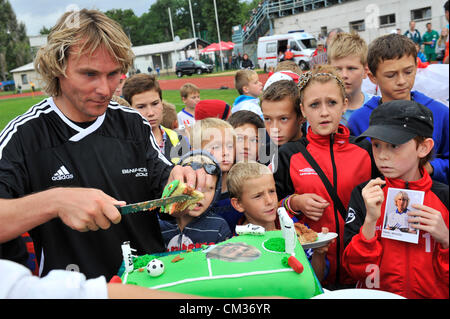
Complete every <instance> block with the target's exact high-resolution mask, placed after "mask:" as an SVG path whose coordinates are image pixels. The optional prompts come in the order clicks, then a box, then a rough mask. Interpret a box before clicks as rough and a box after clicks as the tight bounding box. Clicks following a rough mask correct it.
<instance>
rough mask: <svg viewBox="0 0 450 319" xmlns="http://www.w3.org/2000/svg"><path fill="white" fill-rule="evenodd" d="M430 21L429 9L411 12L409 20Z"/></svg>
mask: <svg viewBox="0 0 450 319" xmlns="http://www.w3.org/2000/svg"><path fill="white" fill-rule="evenodd" d="M429 19H431V7H426V8H421V9H415V10H411V20H412V21H417V20H429Z"/></svg>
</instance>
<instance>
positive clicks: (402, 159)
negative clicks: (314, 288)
mask: <svg viewBox="0 0 450 319" xmlns="http://www.w3.org/2000/svg"><path fill="white" fill-rule="evenodd" d="M432 135H433V113H432V112H431V111H430V110H429V109H428V108H427V107H425V106H423V105H421V104H419V103H417V102H414V101H404V100H396V101H390V102H386V103H384V104H382V105H380V106H378V107H377V108H376V109H375V110H374V111H373V112H372V114H371V117H370V124H369V128H368V129H367V130H366V131H365V132H364V133H363V134H361V137H363V136H364V137H370V138H371V143H372V149H373V156H374V158H375V163H376V165H377V167H378V169H379V170H380V172H381V173H382V174H383V175H384V180H383V179H381V178H377V179H372V180H370V181H369V182H365V183H363V184H361V185H359V186H357V187H356V188H355V189H354V190H353V192H352V196H351V199H350V203H349V209H348V214H347V218H346V223H345V230H344V241H345V245H346V248H345V250H344V255H343V258H342V262H343V267H344V268H345V269H346V270H347V272H348V273H349V274H350V275H351V276H352V277H353V278H354V279H355V280H359V283H360V284H361V286H365V287H366V288H374V289H379V290H384V291H389V292H392V293H396V294H399V295H401V296H403V297H406V298H449V286H448V284H449V252H448V247H449V231H448V224H449V210H448V196H449V188H448V185H445V184H442V183H439V182H436V181H434V180H432V179H431V177H430V175H429V174H428V173H427V171H426V170H425V169H424V164H425V163H426V162H427V161H429V160H430V158H431V155H432V149H433V145H434V142H433V139H432ZM389 188H401V189H410V190H416V191H423V192H424V200H423V205H419V204H413V205H412V210H411V211H409V212H408V213H407V214H408V216H409V220H408V222H409V223H410V226H411V227H413V228H414V229H417V230H418V231H419V236H418V238H419V240H418V243H417V244H414V243H409V242H405V241H399V240H395V239H390V238H383V237H382V236H381V233H382V231H381V230H382V223H383V220H384V214H385V206H386V201H385V198H386V195H387V192H388V190H389Z"/></svg>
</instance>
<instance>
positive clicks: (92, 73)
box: [0, 9, 205, 279]
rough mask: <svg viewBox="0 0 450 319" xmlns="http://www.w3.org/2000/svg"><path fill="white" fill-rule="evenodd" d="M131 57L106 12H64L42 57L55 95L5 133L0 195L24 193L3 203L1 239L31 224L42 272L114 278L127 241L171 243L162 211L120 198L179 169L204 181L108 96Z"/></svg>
mask: <svg viewBox="0 0 450 319" xmlns="http://www.w3.org/2000/svg"><path fill="white" fill-rule="evenodd" d="M133 57H134V56H133V53H132V51H131V43H130V41H129V40H128V38H127V36H126V35H125V34H124V32H123V30H122V29H121V28H120V26H119V25H118V24H117V23H115V22H113V21H112V20H110V19H109V18H107V17H106V16H105V15H104V14H103V13H101V12H99V11H96V10H86V9H83V10H81V11H75V12H67V13H65V14H64V15H63V16H62V17H61V18H60V20H59V21H58V23H57V24H56V25H55V27H54V28H52V32H51V33H50V34H49V36H48V43H47V45H46V46H45V47H43V48H41V49H40V50H39V52H38V54H37V57H36V60H35V67H36V70H37V71H38V72H39V73H40V75H41V76H42V78H43V80H44V82H45V83H46V86H45V90H46V92H47V93H48V94H49V96H50V97H49V98H47V99H45V100H43V101H42V102H40V103H39V104H37V105H35V106H33V107H32V108H30V110H29V111H28V112H27V113H25V114H23V115H21V116H19V117H17V118H16V119H14V120H13V121H11V122H10V123H9V124H8V125H7V126H6V127H5V129H4V130H3V131H2V132H1V133H0V205H5V204H6V203H7V201H8V199H11V198H20V201H14V203H15V206H14V207H15V209H11V210H8V211H1V212H0V243H6V242H8V241H11V240H14V239H15V238H16V237H18V236H19V235H20V234H22V233H24V232H26V231H28V230H29V232H30V234H31V237H32V238H33V241H34V244H35V247H36V254H37V257H38V262H39V264H40V272H41V275H46V274H47V273H48V272H49V271H50V270H52V269H69V270H78V271H81V272H82V273H84V274H85V275H86V277H87V278H93V277H98V276H100V275H105V276H106V278H107V279H109V278H111V277H112V276H113V275H115V274H116V272H117V270H118V268H119V266H120V264H121V261H122V253H121V249H120V245H121V244H122V243H123V242H124V241H130V242H131V244H132V245H133V247H134V248H136V249H137V254H139V255H141V254H149V253H155V252H161V251H163V250H164V244H163V240H162V236H161V232H160V228H159V223H158V219H157V216H156V213H154V212H141V213H137V214H131V215H126V216H123V217H122V216H121V215H120V213H119V211H118V210H117V209H116V208H115V206H114V205H124V204H125V203H134V202H140V201H144V200H150V199H155V198H159V197H160V196H161V193H162V189H163V188H164V186H165V185H166V184H167V182H170V181H172V180H174V179H180V180H183V181H184V182H186V183H188V184H190V185H192V186H195V185H196V186H197V189H200V190H201V188H202V187H203V185H204V183H205V176H204V175H203V174H201V172H200V171H193V170H192V169H191V168H189V167H181V166H175V167H173V166H172V165H171V163H170V162H169V161H167V159H166V158H165V157H164V156H163V155H162V154H161V152H160V151H159V148H158V145H157V144H156V142H155V139H154V136H153V134H152V131H151V126H150V124H149V123H148V122H147V121H146V120H145V119H144V118H142V116H141V115H140V114H139V113H138V112H137V111H135V110H132V109H130V108H126V107H123V106H120V105H119V104H117V103H115V102H111V101H110V100H111V97H112V95H113V93H114V91H115V89H116V87H117V85H118V84H119V80H120V76H121V74H125V73H126V72H127V71H128V68H129V67H130V66H131V65H132V62H133ZM16 203H17V204H16ZM1 251H2V250H0V252H1ZM3 251H4V250H3ZM10 254H13V253H10ZM0 257H2V258H8V256H0Z"/></svg>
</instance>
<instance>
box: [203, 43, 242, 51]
mask: <svg viewBox="0 0 450 319" xmlns="http://www.w3.org/2000/svg"><path fill="white" fill-rule="evenodd" d="M233 47H234V46H231V45H229V44H228V43H226V42H223V41H221V42H220V46H219V43H211V44H210V45H208V46H207V47H206V48H204V49H203V50H201V51H200V52H201V53H208V52H216V51H220V50H222V51H228V50H231V49H233Z"/></svg>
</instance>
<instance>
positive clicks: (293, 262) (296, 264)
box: [288, 256, 303, 274]
mask: <svg viewBox="0 0 450 319" xmlns="http://www.w3.org/2000/svg"><path fill="white" fill-rule="evenodd" d="M288 265H289V266H290V267H291V268H292V269H294V271H295V272H296V273H298V274H301V273H302V272H303V265H302V263H301V262H300V261H299V260H298V259H297V258H295V257H294V256H291V257H289V258H288Z"/></svg>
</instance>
